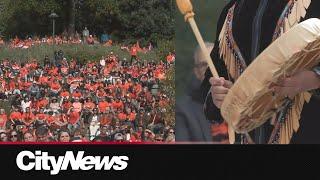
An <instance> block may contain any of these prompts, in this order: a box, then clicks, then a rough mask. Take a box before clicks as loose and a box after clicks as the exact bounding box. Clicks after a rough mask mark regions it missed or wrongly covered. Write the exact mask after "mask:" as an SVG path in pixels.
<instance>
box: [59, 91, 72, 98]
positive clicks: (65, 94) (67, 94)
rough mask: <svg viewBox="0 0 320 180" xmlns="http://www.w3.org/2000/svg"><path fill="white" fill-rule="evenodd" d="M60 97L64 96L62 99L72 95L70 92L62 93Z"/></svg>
mask: <svg viewBox="0 0 320 180" xmlns="http://www.w3.org/2000/svg"><path fill="white" fill-rule="evenodd" d="M60 96H62V97H68V96H69V97H70V93H69V92H68V91H63V92H61V93H60Z"/></svg>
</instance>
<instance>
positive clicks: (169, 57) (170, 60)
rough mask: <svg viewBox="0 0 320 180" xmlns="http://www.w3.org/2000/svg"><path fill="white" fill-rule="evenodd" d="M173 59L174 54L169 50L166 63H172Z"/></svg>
mask: <svg viewBox="0 0 320 180" xmlns="http://www.w3.org/2000/svg"><path fill="white" fill-rule="evenodd" d="M174 60H175V57H174V55H173V54H172V53H171V52H169V54H168V56H167V63H168V64H173V63H174Z"/></svg>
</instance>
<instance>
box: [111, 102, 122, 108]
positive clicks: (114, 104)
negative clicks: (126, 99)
mask: <svg viewBox="0 0 320 180" xmlns="http://www.w3.org/2000/svg"><path fill="white" fill-rule="evenodd" d="M112 106H113V108H115V109H118V108H121V109H122V108H123V103H122V102H121V101H119V102H116V101H114V102H113V103H112Z"/></svg>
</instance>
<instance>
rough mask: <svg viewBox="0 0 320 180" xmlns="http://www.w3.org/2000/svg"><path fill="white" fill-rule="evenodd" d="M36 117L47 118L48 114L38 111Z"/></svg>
mask: <svg viewBox="0 0 320 180" xmlns="http://www.w3.org/2000/svg"><path fill="white" fill-rule="evenodd" d="M36 118H37V119H41V120H47V118H48V115H46V114H44V113H39V114H36Z"/></svg>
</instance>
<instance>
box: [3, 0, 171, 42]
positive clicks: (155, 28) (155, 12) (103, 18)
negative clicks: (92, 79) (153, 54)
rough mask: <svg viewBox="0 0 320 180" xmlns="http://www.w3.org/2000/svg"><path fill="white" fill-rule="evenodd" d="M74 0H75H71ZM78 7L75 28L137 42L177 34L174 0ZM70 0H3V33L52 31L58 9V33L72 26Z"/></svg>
mask: <svg viewBox="0 0 320 180" xmlns="http://www.w3.org/2000/svg"><path fill="white" fill-rule="evenodd" d="M71 2H72V1H71ZM74 2H76V6H75V7H76V8H75V29H76V30H77V31H78V32H79V33H81V32H82V30H83V29H84V27H85V26H87V28H88V29H89V31H90V34H95V35H97V36H99V35H101V34H102V33H103V32H106V33H108V34H110V35H111V36H112V38H113V40H116V41H124V40H125V41H126V42H127V43H133V42H135V41H136V40H137V39H139V40H140V41H141V43H142V44H143V43H144V42H150V41H151V42H152V43H153V44H156V43H157V42H158V40H160V39H172V38H173V36H174V12H175V9H174V6H175V5H174V1H173V0H168V1H164V0H148V1H145V0H85V1H83V4H79V3H78V1H77V0H74ZM69 4H70V0H46V1H44V0H28V1H26V0H14V1H13V0H11V1H10V0H2V1H1V2H0V33H1V35H4V36H5V37H6V39H9V38H12V37H14V36H15V35H18V36H20V37H23V38H24V37H25V36H27V35H41V36H43V35H48V34H51V32H52V21H51V19H50V18H49V17H48V16H49V14H50V13H51V12H52V11H55V12H56V13H57V14H58V15H59V18H57V19H56V34H61V33H62V32H63V31H64V30H66V29H67V28H68V25H69V23H72V22H69V16H70V11H71V10H72V9H70V5H69Z"/></svg>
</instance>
